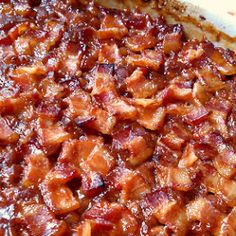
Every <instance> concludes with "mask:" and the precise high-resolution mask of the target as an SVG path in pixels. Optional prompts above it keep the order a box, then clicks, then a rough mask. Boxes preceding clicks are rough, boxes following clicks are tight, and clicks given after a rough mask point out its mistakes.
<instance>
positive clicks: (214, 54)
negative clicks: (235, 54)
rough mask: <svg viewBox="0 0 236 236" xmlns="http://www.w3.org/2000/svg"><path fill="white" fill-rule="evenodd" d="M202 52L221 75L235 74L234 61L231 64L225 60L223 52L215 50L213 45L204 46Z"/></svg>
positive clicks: (235, 65)
mask: <svg viewBox="0 0 236 236" xmlns="http://www.w3.org/2000/svg"><path fill="white" fill-rule="evenodd" d="M204 51H205V53H206V55H207V56H208V57H209V58H210V60H211V61H212V63H213V64H214V65H215V66H216V67H217V69H218V70H219V71H220V72H221V73H222V74H223V75H233V74H235V73H236V64H235V61H234V62H233V63H231V62H230V61H228V60H226V58H225V55H224V54H223V52H222V51H221V50H219V49H218V48H215V47H214V46H213V44H210V43H209V44H207V45H205V48H204Z"/></svg>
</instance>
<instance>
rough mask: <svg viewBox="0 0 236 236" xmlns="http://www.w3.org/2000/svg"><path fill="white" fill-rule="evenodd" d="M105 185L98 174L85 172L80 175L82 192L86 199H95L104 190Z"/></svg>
mask: <svg viewBox="0 0 236 236" xmlns="http://www.w3.org/2000/svg"><path fill="white" fill-rule="evenodd" d="M104 187H105V184H104V181H103V178H102V176H101V175H100V174H97V173H96V172H87V173H84V174H83V175H82V191H83V193H84V194H85V196H87V197H95V196H97V195H99V194H100V193H101V192H102V191H103V190H104Z"/></svg>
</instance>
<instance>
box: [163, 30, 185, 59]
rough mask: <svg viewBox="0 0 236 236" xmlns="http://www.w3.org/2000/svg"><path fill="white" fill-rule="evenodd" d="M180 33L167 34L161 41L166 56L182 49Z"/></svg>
mask: <svg viewBox="0 0 236 236" xmlns="http://www.w3.org/2000/svg"><path fill="white" fill-rule="evenodd" d="M181 38H182V34H181V33H167V34H166V35H165V37H164V40H163V50H164V52H165V53H166V54H169V53H171V52H178V51H180V50H181V48H182V40H181Z"/></svg>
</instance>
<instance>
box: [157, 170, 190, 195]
mask: <svg viewBox="0 0 236 236" xmlns="http://www.w3.org/2000/svg"><path fill="white" fill-rule="evenodd" d="M157 171H158V174H159V181H160V185H161V187H172V188H173V189H176V190H179V191H189V190H191V189H192V188H193V182H192V179H191V176H190V174H189V172H188V170H187V169H180V168H174V167H164V166H158V167H157Z"/></svg>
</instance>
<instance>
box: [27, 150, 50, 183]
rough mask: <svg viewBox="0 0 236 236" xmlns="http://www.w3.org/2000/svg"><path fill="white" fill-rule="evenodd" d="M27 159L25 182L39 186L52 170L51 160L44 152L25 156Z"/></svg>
mask: <svg viewBox="0 0 236 236" xmlns="http://www.w3.org/2000/svg"><path fill="white" fill-rule="evenodd" d="M25 160H26V163H27V169H26V170H25V173H24V178H23V184H24V186H30V185H34V186H37V185H38V184H39V183H40V182H41V181H43V180H44V178H45V176H46V175H47V173H48V172H49V170H50V163H49V160H48V158H47V157H46V156H45V155H44V154H43V153H38V154H30V155H29V156H26V157H25Z"/></svg>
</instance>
